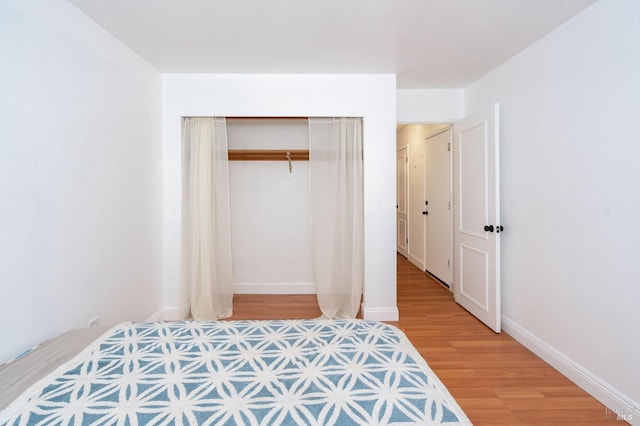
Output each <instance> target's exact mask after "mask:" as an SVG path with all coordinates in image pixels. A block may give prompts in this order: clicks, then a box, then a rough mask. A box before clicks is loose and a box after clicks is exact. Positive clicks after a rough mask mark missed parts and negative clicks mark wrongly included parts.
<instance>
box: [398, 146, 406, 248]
mask: <svg viewBox="0 0 640 426" xmlns="http://www.w3.org/2000/svg"><path fill="white" fill-rule="evenodd" d="M396 160H397V161H396V162H397V164H396V213H397V234H396V235H397V242H398V248H397V250H398V253H400V254H401V255H403V256H404V257H407V243H408V242H409V235H408V234H407V231H408V229H407V198H408V192H407V191H408V185H407V184H408V173H407V171H408V168H409V156H408V155H407V147H406V146H405V147H404V148H401V149H399V150H398V151H397V152H396Z"/></svg>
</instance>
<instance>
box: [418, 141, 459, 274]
mask: <svg viewBox="0 0 640 426" xmlns="http://www.w3.org/2000/svg"><path fill="white" fill-rule="evenodd" d="M451 135H452V132H451V129H450V128H449V129H446V130H444V131H442V132H440V133H438V134H435V135H433V136H431V137H429V138H427V139H425V141H424V145H425V151H424V160H425V167H424V170H425V194H426V202H427V205H426V206H425V209H426V211H427V213H428V214H427V215H426V230H425V231H426V232H425V270H426V271H427V272H428V273H429V274H431V275H433V276H434V277H436V278H437V279H439V280H440V281H442V282H443V283H444V284H446V285H449V284H450V283H451V239H452V235H451Z"/></svg>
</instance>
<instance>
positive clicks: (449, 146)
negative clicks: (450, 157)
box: [447, 142, 451, 152]
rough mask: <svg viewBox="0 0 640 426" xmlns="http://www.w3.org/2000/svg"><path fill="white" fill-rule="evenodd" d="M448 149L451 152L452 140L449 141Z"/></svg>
mask: <svg viewBox="0 0 640 426" xmlns="http://www.w3.org/2000/svg"><path fill="white" fill-rule="evenodd" d="M447 151H448V152H451V142H447Z"/></svg>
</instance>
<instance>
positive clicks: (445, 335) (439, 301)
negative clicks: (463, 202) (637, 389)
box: [232, 256, 625, 426]
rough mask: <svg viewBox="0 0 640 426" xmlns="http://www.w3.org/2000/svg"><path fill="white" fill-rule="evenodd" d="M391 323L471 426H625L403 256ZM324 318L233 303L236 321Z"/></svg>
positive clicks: (308, 305)
mask: <svg viewBox="0 0 640 426" xmlns="http://www.w3.org/2000/svg"><path fill="white" fill-rule="evenodd" d="M397 279H398V308H399V310H400V320H399V321H397V322H392V323H391V324H394V325H395V326H397V327H399V328H400V329H401V330H403V331H404V333H405V334H406V335H407V336H408V337H409V339H410V340H411V342H412V343H413V344H414V346H415V347H416V348H417V349H418V351H419V352H420V353H421V354H422V356H423V357H424V358H425V359H426V360H427V362H428V364H429V366H430V367H431V368H432V369H433V371H434V372H435V373H436V374H437V375H438V377H439V378H440V380H442V382H443V383H444V384H445V386H446V387H447V388H448V389H449V391H450V392H451V394H452V395H453V396H454V397H455V398H456V400H457V401H458V403H459V404H460V406H461V407H462V409H463V410H464V411H465V413H466V414H467V416H468V417H469V419H470V420H471V421H472V422H473V424H474V425H562V426H572V425H599V424H617V425H621V424H625V423H624V422H622V421H620V420H617V419H616V415H615V413H612V412H611V411H610V410H607V409H606V408H605V407H604V406H603V405H602V404H601V403H600V402H598V401H597V400H595V399H594V398H592V397H591V396H589V395H588V394H587V393H586V392H584V391H583V390H582V389H580V388H579V387H578V386H576V385H575V384H573V382H571V381H570V380H569V379H567V378H566V377H564V376H563V375H562V374H560V373H559V372H558V371H557V370H555V369H554V368H552V367H551V366H550V365H548V364H547V363H545V362H544V361H542V360H541V359H540V358H538V357H537V356H536V355H534V354H533V353H532V352H530V351H529V350H527V349H526V348H525V347H523V346H522V345H520V344H519V343H518V342H516V341H515V340H513V338H511V337H510V336H509V335H507V334H505V333H501V334H495V333H494V332H493V331H491V330H489V329H488V328H487V327H485V326H484V325H483V324H482V323H480V322H479V321H478V320H477V319H476V318H474V317H473V316H471V315H470V314H469V313H467V312H466V311H465V310H464V309H463V308H461V307H460V306H459V305H458V304H456V303H455V301H454V300H453V295H452V293H451V292H449V291H448V290H447V289H445V288H444V287H442V286H441V285H440V284H439V283H437V282H436V281H434V280H433V279H432V278H430V277H429V276H428V275H427V274H425V273H423V272H422V271H420V270H419V269H418V268H416V267H415V266H413V265H412V264H411V263H410V262H409V261H407V260H406V259H405V258H404V257H402V256H398V270H397ZM318 316H320V310H319V309H318V306H317V302H316V299H315V296H314V295H287V296H282V295H235V296H234V315H233V318H232V319H295V318H317V317H318Z"/></svg>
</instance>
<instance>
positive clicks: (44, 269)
mask: <svg viewBox="0 0 640 426" xmlns="http://www.w3.org/2000/svg"><path fill="white" fill-rule="evenodd" d="M0 28H1V30H0V32H1V33H2V34H1V36H0V52H1V53H0V200H2V208H0V236H1V237H0V342H2V343H1V344H0V362H1V361H2V360H6V359H8V358H11V357H13V356H15V355H17V354H18V353H19V352H21V351H23V350H25V349H27V348H29V347H31V346H33V345H34V344H36V343H39V342H41V341H43V340H45V339H48V338H50V337H52V336H53V335H55V334H58V333H62V332H64V331H66V330H68V329H71V328H75V327H86V326H87V322H88V321H89V319H91V318H93V317H95V316H100V320H101V323H102V324H109V323H115V322H118V321H124V320H143V319H146V318H148V317H149V316H151V315H152V314H154V313H155V312H156V311H157V310H158V309H160V308H161V306H162V288H161V282H160V279H161V274H160V270H161V267H160V266H161V265H160V263H161V260H162V259H161V253H162V252H161V243H162V241H161V234H162V227H161V224H162V223H161V206H162V204H161V196H162V192H161V189H162V188H161V184H162V170H161V167H162V160H161V155H162V151H161V121H160V120H161V118H162V117H161V112H162V110H161V101H160V96H161V79H160V74H159V73H158V72H157V71H155V70H154V69H152V68H151V67H150V66H148V65H147V64H146V63H145V62H143V61H142V60H140V59H139V58H138V57H137V56H136V55H135V54H133V53H132V52H131V51H130V50H129V49H127V48H125V47H124V46H122V44H120V43H119V42H118V41H116V40H115V39H114V38H113V37H112V36H111V35H109V34H108V33H106V32H105V31H104V30H102V29H101V28H100V27H98V26H97V25H96V24H95V23H94V22H93V21H92V20H90V19H89V18H87V17H86V16H85V15H84V14H82V13H81V12H79V11H78V10H77V9H75V8H74V7H73V6H71V5H70V4H69V3H68V2H66V1H63V0H48V1H46V2H43V1H35V0H3V1H2V2H0Z"/></svg>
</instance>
